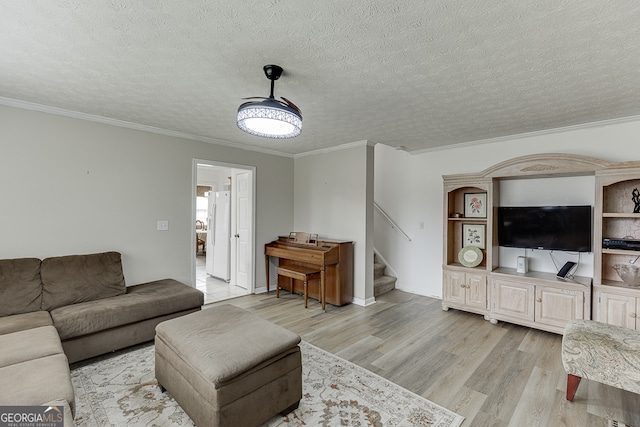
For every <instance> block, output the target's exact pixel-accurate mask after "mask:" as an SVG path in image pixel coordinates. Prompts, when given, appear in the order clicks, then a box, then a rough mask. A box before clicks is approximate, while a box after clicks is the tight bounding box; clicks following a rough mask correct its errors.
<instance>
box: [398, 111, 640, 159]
mask: <svg viewBox="0 0 640 427" xmlns="http://www.w3.org/2000/svg"><path fill="white" fill-rule="evenodd" d="M637 121H640V116H628V117H620V118H616V119H607V120H600V121H597V122H589V123H581V124H577V125H570V126H562V127H558V128H551V129H544V130H537V131H534V132H526V133H518V134H515V135H505V136H498V137H495V138H487V139H479V140H476V141H468V142H461V143H458V144H449V145H442V146H440V147H433V148H425V149H422V150H416V151H407V152H408V153H409V154H411V155H415V154H423V153H430V152H433V151H443V150H453V149H456V148H466V147H473V146H476V145H483V144H492V143H495V142H503V141H510V140H514V139H524V138H532V137H536V136H544V135H551V134H555V133H563V132H571V131H577V130H585V129H592V128H597V127H604V126H612V125H619V124H623V123H629V122H637ZM405 151H406V150H405Z"/></svg>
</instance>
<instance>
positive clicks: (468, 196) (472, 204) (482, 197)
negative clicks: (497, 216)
mask: <svg viewBox="0 0 640 427" xmlns="http://www.w3.org/2000/svg"><path fill="white" fill-rule="evenodd" d="M464 216H465V217H466V218H486V217H487V193H464Z"/></svg>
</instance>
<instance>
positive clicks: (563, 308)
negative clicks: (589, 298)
mask: <svg viewBox="0 0 640 427" xmlns="http://www.w3.org/2000/svg"><path fill="white" fill-rule="evenodd" d="M583 318H584V293H583V292H579V291H574V290H569V289H558V288H552V287H548V286H536V322H539V323H544V324H546V325H551V326H559V327H565V326H566V325H567V322H568V321H569V320H573V319H583Z"/></svg>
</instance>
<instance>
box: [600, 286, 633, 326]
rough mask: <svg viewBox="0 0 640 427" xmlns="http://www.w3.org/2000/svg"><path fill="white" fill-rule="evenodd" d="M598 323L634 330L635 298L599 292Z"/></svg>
mask: <svg viewBox="0 0 640 427" xmlns="http://www.w3.org/2000/svg"><path fill="white" fill-rule="evenodd" d="M598 308H599V310H598V311H599V313H600V314H599V319H598V320H599V321H600V322H604V323H609V324H610V325H618V326H624V327H626V328H630V329H635V328H636V316H637V312H636V298H635V297H630V296H626V295H616V294H610V293H608V292H600V303H599V307H598Z"/></svg>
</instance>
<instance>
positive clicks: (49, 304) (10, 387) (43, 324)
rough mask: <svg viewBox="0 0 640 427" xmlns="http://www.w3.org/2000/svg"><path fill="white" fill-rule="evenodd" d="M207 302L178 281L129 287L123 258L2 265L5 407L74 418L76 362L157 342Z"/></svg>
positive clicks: (0, 375)
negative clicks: (56, 407)
mask: <svg viewBox="0 0 640 427" xmlns="http://www.w3.org/2000/svg"><path fill="white" fill-rule="evenodd" d="M203 303H204V295H203V293H202V292H200V291H198V290H196V289H194V288H192V287H190V286H187V285H185V284H183V283H180V282H178V281H175V280H173V279H163V280H158V281H155V282H150V283H145V284H141V285H135V286H129V287H127V286H126V285H125V279H124V274H123V270H122V262H121V255H120V253H118V252H103V253H98V254H89V255H70V256H62V257H52V258H46V259H44V260H42V261H41V260H40V259H37V258H20V259H5V260H0V405H41V404H45V403H47V402H51V401H60V400H62V401H63V402H66V403H67V404H68V409H70V411H71V413H75V407H74V403H75V396H74V392H73V387H72V385H71V378H70V371H69V363H73V362H77V361H80V360H84V359H87V358H90V357H93V356H97V355H100V354H104V353H107V352H110V351H113V350H118V349H121V348H125V347H128V346H131V345H135V344H139V343H142V342H146V341H151V340H153V339H154V336H155V327H156V325H158V324H159V323H160V322H162V321H164V320H168V319H172V318H174V317H178V316H182V315H185V314H188V313H192V312H195V311H198V310H200V308H201V306H202V304H203ZM65 406H66V405H65Z"/></svg>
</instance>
